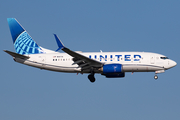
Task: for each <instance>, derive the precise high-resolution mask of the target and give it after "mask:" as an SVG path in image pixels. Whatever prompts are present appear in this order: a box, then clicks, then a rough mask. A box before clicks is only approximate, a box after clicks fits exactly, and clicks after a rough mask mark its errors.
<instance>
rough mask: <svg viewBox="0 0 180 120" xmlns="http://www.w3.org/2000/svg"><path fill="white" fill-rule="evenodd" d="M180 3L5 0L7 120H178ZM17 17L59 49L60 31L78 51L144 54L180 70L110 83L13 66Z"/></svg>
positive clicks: (2, 80)
mask: <svg viewBox="0 0 180 120" xmlns="http://www.w3.org/2000/svg"><path fill="white" fill-rule="evenodd" d="M179 6H180V1H179V0H171V1H169V0H159V1H156V0H147V1H144V0H137V1H134V0H124V1H122V0H116V1H115V0H94V1H93V0H83V1H80V0H77V1H74V0H64V1H61V0H54V1H48V0H44V1H39V0H31V1H23V0H15V1H13V0H6V1H3V2H1V4H0V20H1V23H0V33H1V34H0V36H1V44H0V48H1V52H0V56H1V61H0V64H1V65H0V66H1V69H0V70H1V72H0V119H2V120H12V119H14V120H16V119H18V120H39V119H43V120H49V119H53V120H72V119H73V120H80V119H86V120H92V119H103V120H109V119H115V120H117V119H119V120H121V119H122V120H132V119H133V120H152V119H153V120H169V119H173V120H179V119H180V114H179V113H180V102H179V101H180V94H179V92H180V87H179V86H180V81H179V69H180V68H179V63H180V56H179V53H180V47H179V45H180V16H179V11H180V7H179ZM9 17H14V18H16V19H17V20H18V21H19V22H20V23H21V24H22V25H23V27H24V28H25V29H26V30H27V31H28V33H29V34H30V35H31V36H32V37H33V39H34V40H35V41H36V42H37V43H38V44H39V45H40V46H43V47H45V48H48V49H51V50H56V49H57V45H56V42H55V39H54V37H53V33H56V34H57V35H58V36H59V38H60V39H61V40H62V41H63V43H64V45H65V46H67V47H68V48H70V49H71V50H75V51H83V52H88V51H91V52H98V51H99V50H102V51H106V52H109V51H110V52H114V51H146V52H155V53H160V54H163V55H166V56H168V57H169V58H171V59H173V60H174V61H176V62H177V63H178V65H177V66H176V67H174V68H172V69H170V70H167V71H166V72H165V73H162V74H159V75H158V76H159V79H158V80H157V81H155V80H154V78H153V77H154V73H134V74H133V75H131V73H127V74H126V77H125V78H115V79H107V78H105V77H104V76H101V75H98V74H96V75H95V77H96V79H97V80H96V82H95V83H93V84H92V83H90V81H89V80H88V79H87V74H84V75H81V74H79V75H76V74H75V73H72V74H68V73H58V72H52V71H46V70H40V69H37V68H33V67H29V66H25V65H22V64H19V63H16V62H14V61H13V59H12V57H11V56H9V55H8V54H6V53H5V52H3V50H4V49H5V50H6V49H7V50H11V51H14V46H13V44H12V38H11V35H10V31H9V27H8V24H7V18H9Z"/></svg>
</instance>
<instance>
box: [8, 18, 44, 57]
mask: <svg viewBox="0 0 180 120" xmlns="http://www.w3.org/2000/svg"><path fill="white" fill-rule="evenodd" d="M7 21H8V24H9V29H10V31H11V36H12V39H13V44H14V47H15V50H16V53H18V54H21V55H24V54H38V53H44V52H43V50H42V49H41V48H40V47H39V46H38V45H37V43H36V42H35V41H34V40H33V39H32V38H31V36H30V35H29V34H28V33H27V31H26V30H25V29H24V28H23V27H22V26H21V24H20V23H19V22H18V21H17V20H16V19H15V18H7Z"/></svg>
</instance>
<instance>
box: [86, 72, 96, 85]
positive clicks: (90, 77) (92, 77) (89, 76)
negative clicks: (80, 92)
mask: <svg viewBox="0 0 180 120" xmlns="http://www.w3.org/2000/svg"><path fill="white" fill-rule="evenodd" d="M88 79H89V80H90V81H91V82H92V83H93V82H95V80H96V79H95V77H94V75H92V74H90V75H88Z"/></svg>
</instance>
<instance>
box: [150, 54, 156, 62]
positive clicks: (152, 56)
mask: <svg viewBox="0 0 180 120" xmlns="http://www.w3.org/2000/svg"><path fill="white" fill-rule="evenodd" d="M154 62H155V57H154V55H151V56H150V63H151V64H154Z"/></svg>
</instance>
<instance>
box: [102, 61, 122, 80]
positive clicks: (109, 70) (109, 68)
mask: <svg viewBox="0 0 180 120" xmlns="http://www.w3.org/2000/svg"><path fill="white" fill-rule="evenodd" d="M99 70H100V71H102V75H105V76H106V77H108V78H114V77H124V76H125V73H124V72H122V65H121V64H106V65H104V66H103V67H102V68H100V69H99Z"/></svg>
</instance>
